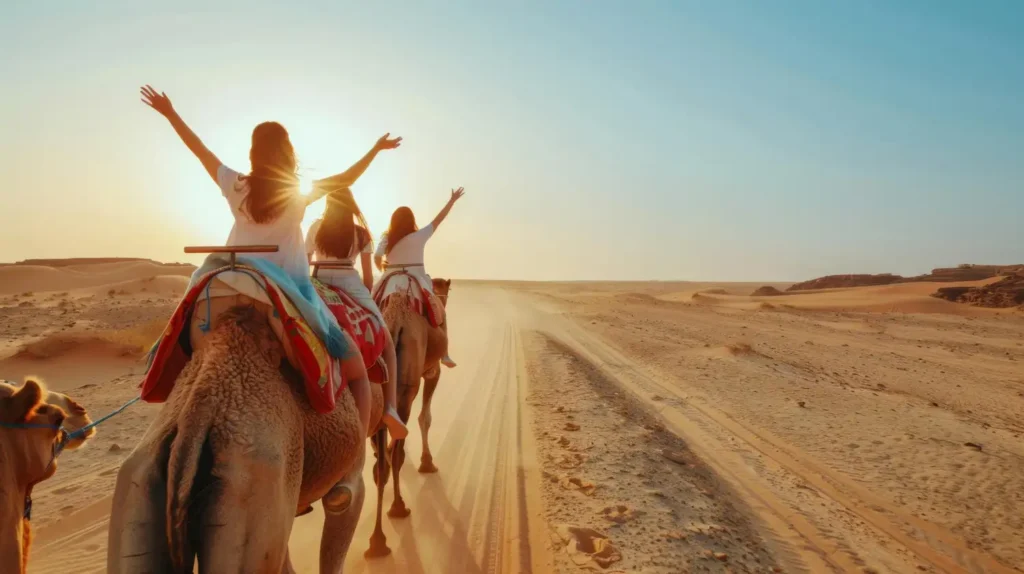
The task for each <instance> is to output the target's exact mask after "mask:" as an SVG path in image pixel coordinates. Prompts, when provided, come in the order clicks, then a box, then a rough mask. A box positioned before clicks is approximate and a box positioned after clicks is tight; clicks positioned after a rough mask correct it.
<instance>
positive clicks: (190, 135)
mask: <svg viewBox="0 0 1024 574" xmlns="http://www.w3.org/2000/svg"><path fill="white" fill-rule="evenodd" d="M141 93H142V101H143V103H145V104H146V105H148V106H149V107H151V108H153V109H154V110H156V111H157V112H159V113H160V115H162V116H164V117H165V118H166V119H167V120H168V121H169V122H170V124H171V127H173V128H174V131H175V132H176V133H177V134H178V137H180V138H181V141H182V142H183V143H184V144H185V146H187V147H188V149H189V150H190V151H191V152H192V153H193V154H195V156H196V157H197V158H198V159H199V161H200V162H201V163H202V164H203V167H204V168H206V173H207V174H209V176H210V178H211V179H213V181H214V182H216V183H217V185H218V186H219V187H220V190H221V193H222V194H223V195H224V198H225V199H227V202H228V206H229V207H230V208H231V214H232V215H233V216H234V220H235V222H234V225H233V226H232V227H231V234H230V235H229V236H228V241H227V245H228V246H241V245H276V246H277V247H278V251H277V252H276V253H253V254H247V255H251V256H252V257H254V258H264V259H267V260H269V261H270V262H272V263H274V264H276V265H277V266H278V267H280V268H281V269H282V270H284V272H285V273H287V274H288V276H289V277H292V278H294V279H295V281H296V283H299V282H308V281H309V261H308V259H307V258H306V249H305V244H304V242H303V237H302V229H301V227H300V225H301V223H302V218H303V217H304V216H305V213H306V207H308V206H309V204H311V203H313V202H314V201H317V200H318V199H320V198H321V197H323V196H324V195H326V194H327V193H328V191H329V190H331V189H338V188H343V187H348V186H350V185H352V183H353V182H355V181H356V180H357V179H358V178H359V176H361V175H362V174H363V172H365V171H366V168H367V167H369V166H370V163H371V162H373V160H374V158H376V157H377V154H378V153H380V152H381V151H383V150H389V149H395V148H397V147H398V146H400V145H401V143H402V138H394V139H389V137H388V136H389V135H390V134H384V135H383V136H381V138H380V139H379V140H377V143H375V144H374V145H373V147H372V148H371V149H370V151H369V152H367V154H366V155H364V156H363V157H362V159H360V160H359V161H357V162H356V163H355V164H353V165H352V167H350V168H348V169H347V170H345V171H344V172H342V173H339V174H337V175H334V176H331V177H328V178H326V179H322V180H318V181H315V182H313V192H312V193H311V194H309V195H305V196H304V195H301V194H300V193H299V176H298V173H297V172H298V162H297V160H296V158H295V150H294V149H293V148H292V143H291V140H290V139H289V137H288V132H287V131H286V130H285V129H284V126H282V125H281V124H279V123H277V122H264V123H261V124H259V125H258V126H256V128H255V129H253V131H252V147H251V148H250V149H249V161H250V163H251V169H250V171H249V173H248V174H240V173H238V172H236V171H234V170H232V169H230V168H229V167H227V166H226V165H224V164H222V163H221V161H220V159H218V158H217V156H216V155H214V153H213V152H211V151H210V150H209V149H207V147H206V145H204V144H203V142H202V140H200V139H199V137H198V136H197V135H196V134H195V132H193V131H192V130H191V129H190V128H189V127H188V125H186V124H185V121H184V120H182V119H181V116H179V115H178V112H177V111H175V109H174V106H173V105H172V104H171V100H170V99H169V98H168V97H167V95H166V94H164V93H162V92H157V91H156V90H154V89H153V88H152V87H151V86H148V85H147V86H145V87H143V88H142V89H141ZM321 304H322V302H321ZM341 367H342V373H343V374H344V376H345V378H346V379H347V380H348V381H349V388H350V389H352V395H353V398H355V401H356V405H357V407H358V408H359V414H360V418H361V419H362V422H363V424H364V426H365V427H366V429H367V432H368V430H369V425H370V383H369V381H368V380H367V378H366V369H365V367H364V366H363V361H362V357H361V356H360V355H359V353H349V354H348V355H346V357H345V358H343V359H342V365H341Z"/></svg>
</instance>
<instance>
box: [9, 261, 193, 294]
mask: <svg viewBox="0 0 1024 574" xmlns="http://www.w3.org/2000/svg"><path fill="white" fill-rule="evenodd" d="M194 269H195V268H194V267H192V266H190V265H161V264H157V263H153V262H151V261H126V262H119V263H99V264H86V265H69V266H64V267H48V266H40V265H5V266H2V267H0V295H2V294H12V293H39V292H47V291H69V290H73V289H83V288H86V287H96V286H100V285H111V284H116V283H124V282H127V281H133V280H140V279H146V278H150V277H157V276H162V275H175V276H183V277H188V276H189V275H191V274H192V271H193V270H194Z"/></svg>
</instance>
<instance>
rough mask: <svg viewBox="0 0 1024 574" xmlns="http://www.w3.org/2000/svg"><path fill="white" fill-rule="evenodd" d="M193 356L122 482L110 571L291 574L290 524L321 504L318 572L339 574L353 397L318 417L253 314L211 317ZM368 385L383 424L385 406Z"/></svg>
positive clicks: (353, 458) (353, 517) (356, 505)
mask: <svg viewBox="0 0 1024 574" xmlns="http://www.w3.org/2000/svg"><path fill="white" fill-rule="evenodd" d="M349 344H350V345H353V346H354V343H353V342H352V341H351V340H349ZM195 347H196V348H195V349H194V351H193V355H192V358H191V360H190V361H189V363H188V364H187V365H186V366H185V369H184V370H183V371H182V373H181V374H180V376H179V378H178V380H177V382H176V383H175V386H174V389H173V390H172V391H171V394H170V396H169V397H168V399H167V402H166V404H165V406H164V408H163V409H162V410H161V412H160V413H159V415H158V416H157V418H156V420H155V421H154V422H153V424H152V425H151V426H150V428H149V429H148V430H147V432H146V434H145V435H144V436H143V438H142V440H141V441H140V444H139V445H138V447H136V449H135V450H134V451H132V453H131V455H129V457H128V458H127V459H126V460H125V462H124V464H123V465H122V467H121V469H120V471H119V472H118V476H117V483H116V486H115V491H114V502H113V509H112V511H111V518H110V530H109V543H108V550H107V568H108V572H110V573H111V574H121V573H124V574H127V573H134V572H192V567H193V564H194V562H195V561H196V560H198V562H199V572H245V573H274V574H278V573H280V572H293V569H292V567H291V562H290V560H289V557H288V537H289V535H290V533H291V528H292V523H293V521H294V518H295V516H296V515H297V514H302V513H304V512H305V511H306V510H307V509H308V508H309V506H310V505H311V504H312V503H313V502H315V501H317V500H321V501H322V503H323V507H324V514H325V515H326V519H325V523H324V530H323V538H322V541H321V546H320V571H321V572H332V573H336V572H341V571H342V567H343V565H344V561H345V556H346V554H347V553H348V549H349V546H350V544H351V542H352V537H353V535H354V533H355V528H356V523H357V521H358V519H359V514H360V511H361V509H362V505H363V500H364V496H365V491H364V488H363V481H362V470H363V461H364V458H365V447H364V446H365V445H364V443H363V442H362V441H363V440H365V438H366V437H363V436H361V435H362V429H361V424H360V421H359V413H358V411H357V409H356V405H355V401H354V400H353V398H352V394H351V393H349V392H344V393H343V394H342V395H341V396H340V397H338V401H337V405H336V407H335V409H334V410H333V411H332V412H330V413H328V414H317V413H316V412H315V411H314V410H313V408H312V407H311V406H310V404H309V401H308V399H307V398H306V396H305V394H304V391H303V390H302V389H303V387H302V383H301V380H300V378H299V375H298V373H297V372H295V371H294V370H293V369H292V368H291V366H290V365H289V363H288V362H287V361H282V357H284V356H285V353H286V351H285V348H284V345H283V344H282V343H281V340H280V339H279V338H278V337H277V336H276V335H275V333H274V329H273V327H272V326H271V321H270V320H269V319H268V316H267V314H266V310H265V309H258V308H257V307H255V306H253V305H235V306H233V307H230V308H229V309H227V310H226V311H223V312H218V313H214V321H213V326H212V329H211V330H210V331H209V332H208V334H206V335H205V337H204V338H203V340H202V342H201V345H195ZM364 376H365V375H364ZM371 386H372V387H375V389H374V390H375V392H374V394H373V399H372V400H373V406H372V409H373V412H374V413H375V416H377V417H379V415H380V412H381V409H382V408H383V396H382V394H381V393H380V389H379V388H377V387H378V386H377V385H371ZM376 426H377V423H374V425H373V426H372V427H371V428H373V427H376Z"/></svg>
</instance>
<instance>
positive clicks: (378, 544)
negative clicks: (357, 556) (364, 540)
mask: <svg viewBox="0 0 1024 574" xmlns="http://www.w3.org/2000/svg"><path fill="white" fill-rule="evenodd" d="M388 554H391V549H390V548H388V539H387V538H385V536H384V533H383V532H375V533H374V534H373V536H371V537H370V547H369V548H367V549H366V552H363V558H366V559H367V560H372V559H374V558H383V557H385V556H387V555H388Z"/></svg>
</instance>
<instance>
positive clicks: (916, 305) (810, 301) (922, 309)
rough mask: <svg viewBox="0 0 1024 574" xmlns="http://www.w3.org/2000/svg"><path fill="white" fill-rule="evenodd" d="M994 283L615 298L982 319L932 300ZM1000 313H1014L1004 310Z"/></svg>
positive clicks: (978, 312)
mask: <svg viewBox="0 0 1024 574" xmlns="http://www.w3.org/2000/svg"><path fill="white" fill-rule="evenodd" d="M995 280H998V279H995ZM992 281H994V280H993V279H985V280H981V281H967V282H963V283H927V282H916V283H897V284H892V285H880V286H870V287H842V288H836V289H821V290H804V291H789V292H783V293H779V294H776V295H766V296H751V295H743V294H733V293H735V291H737V290H733V291H732V292H725V293H723V290H721V289H719V290H707V289H702V290H687V291H679V292H672V293H665V294H661V295H657V296H653V295H650V294H648V293H631V294H628V295H625V294H623V295H618V297H619V298H622V297H634V298H642V297H648V298H652V297H656V298H658V299H661V300H664V301H669V302H675V303H691V304H697V305H712V306H718V307H727V308H733V309H743V310H755V309H803V310H814V311H860V312H872V313H943V314H953V315H964V316H984V315H990V314H992V313H999V312H1000V311H997V310H992V309H985V308H979V307H970V306H966V305H961V304H958V303H952V302H949V301H944V300H941V299H936V298H935V297H932V296H931V295H932V293H934V292H935V290H936V289H937V288H938V287H949V286H951V285H956V286H964V287H974V286H981V285H986V284H988V283H991V282H992ZM1002 312H1004V313H1005V312H1014V311H1013V310H1003V311H1002Z"/></svg>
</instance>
